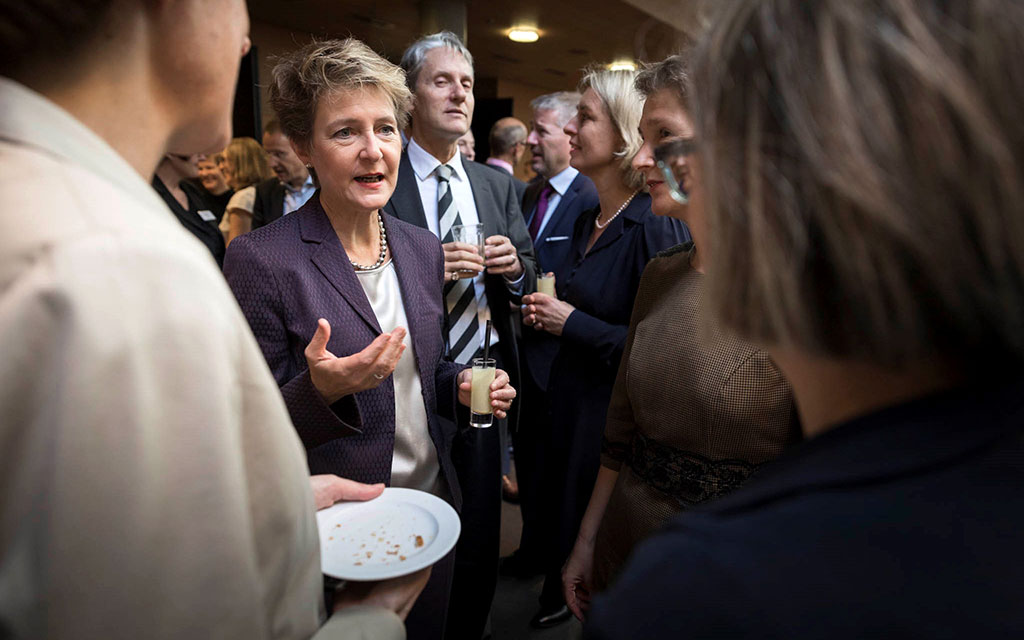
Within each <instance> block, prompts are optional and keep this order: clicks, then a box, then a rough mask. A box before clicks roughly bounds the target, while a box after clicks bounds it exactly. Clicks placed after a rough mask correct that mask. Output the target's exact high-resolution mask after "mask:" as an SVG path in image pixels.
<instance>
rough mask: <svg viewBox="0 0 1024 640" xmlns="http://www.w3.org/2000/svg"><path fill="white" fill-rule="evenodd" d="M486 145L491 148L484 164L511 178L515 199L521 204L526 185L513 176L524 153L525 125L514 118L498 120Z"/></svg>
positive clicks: (492, 127)
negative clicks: (514, 189)
mask: <svg viewBox="0 0 1024 640" xmlns="http://www.w3.org/2000/svg"><path fill="white" fill-rule="evenodd" d="M487 143H488V145H489V146H490V148H491V155H490V157H488V158H487V160H486V161H485V162H484V164H486V165H487V166H488V167H494V168H495V169H497V170H499V171H504V172H506V173H508V174H509V175H510V176H512V184H513V185H515V188H516V197H517V198H518V199H519V201H520V202H522V200H523V192H524V191H525V190H526V183H525V182H523V181H522V180H520V179H519V178H517V177H515V174H516V167H517V166H519V161H520V160H521V159H522V158H523V154H524V153H525V152H526V125H525V124H523V123H522V121H520V120H517V119H516V118H511V117H509V118H500V119H499V120H498V121H497V122H495V123H494V124H493V125H492V126H491V132H490V134H489V135H488V136H487Z"/></svg>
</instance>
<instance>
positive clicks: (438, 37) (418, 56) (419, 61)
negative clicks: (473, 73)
mask: <svg viewBox="0 0 1024 640" xmlns="http://www.w3.org/2000/svg"><path fill="white" fill-rule="evenodd" d="M438 47H448V48H449V49H451V50H452V51H457V52H458V53H461V54H462V57H463V58H465V59H466V62H468V63H469V66H470V68H472V67H473V54H472V53H470V52H469V49H467V48H466V45H464V44H462V40H459V36H457V35H455V34H454V33H452V32H451V31H439V32H437V33H432V34H430V35H429V36H423V37H422V38H420V39H419V40H417V41H416V42H414V43H412V44H411V45H409V48H408V49H406V50H405V53H403V54H402V61H401V62H400V63H399V64H398V66H400V67H402V69H404V70H405V83H406V85H407V86H408V87H409V88H410V89H411V90H413V91H415V90H416V80H417V78H419V75H420V69H422V68H423V61H424V60H425V59H426V57H427V52H428V51H430V50H431V49H436V48H438Z"/></svg>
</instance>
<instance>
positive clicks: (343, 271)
mask: <svg viewBox="0 0 1024 640" xmlns="http://www.w3.org/2000/svg"><path fill="white" fill-rule="evenodd" d="M310 202H313V199H310ZM301 234H302V240H303V241H304V242H309V243H314V244H316V245H317V246H316V247H315V248H313V250H312V251H311V252H310V260H312V261H313V264H314V265H316V268H317V269H319V270H320V273H321V274H323V276H324V277H325V278H327V281H328V282H330V283H331V286H332V287H334V288H335V289H336V290H337V292H338V293H340V294H341V297H342V298H343V299H344V300H345V301H346V302H347V303H348V304H349V306H350V307H352V308H353V309H355V311H356V313H357V314H359V317H360V318H362V319H363V320H364V321H365V322H366V324H368V325H370V327H371V328H372V329H373V330H374V331H375V332H376V333H378V334H380V333H382V332H381V329H380V324H378V323H377V317H376V316H375V315H374V313H373V308H372V307H370V301H369V300H367V298H366V292H365V291H363V286H362V285H361V284H359V278H358V277H357V276H356V272H355V271H354V270H353V269H352V263H351V262H349V260H348V254H346V253H345V247H343V246H342V245H341V240H339V239H338V236H337V234H335V233H334V228H333V227H331V222H330V220H328V219H327V214H326V213H325V212H324V210H323V207H321V206H320V201H319V199H316V202H315V203H314V206H313V211H311V212H310V214H308V215H305V216H303V217H302V218H301Z"/></svg>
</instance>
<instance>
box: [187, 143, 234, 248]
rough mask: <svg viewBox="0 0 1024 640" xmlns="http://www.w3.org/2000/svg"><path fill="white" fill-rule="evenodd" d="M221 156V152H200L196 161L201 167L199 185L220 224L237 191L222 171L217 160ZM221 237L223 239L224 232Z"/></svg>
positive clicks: (199, 167)
mask: <svg viewBox="0 0 1024 640" xmlns="http://www.w3.org/2000/svg"><path fill="white" fill-rule="evenodd" d="M220 157H222V156H221V154H220V153H215V154H209V155H202V154H200V155H199V159H198V161H197V162H196V167H198V169H199V178H198V182H199V186H201V187H202V188H203V190H204V192H205V194H206V198H207V200H209V202H210V205H211V206H212V207H213V212H214V213H215V214H216V215H217V224H218V225H219V224H220V222H221V220H223V218H224V211H225V210H226V209H227V207H228V202H230V201H231V196H233V195H235V192H234V191H232V189H231V187H229V186H228V181H227V180H225V179H224V174H223V173H221V171H220V166H219V164H218V161H217V160H218V158H220ZM221 239H223V234H222V235H221Z"/></svg>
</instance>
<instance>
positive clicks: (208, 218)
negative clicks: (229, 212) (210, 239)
mask: <svg viewBox="0 0 1024 640" xmlns="http://www.w3.org/2000/svg"><path fill="white" fill-rule="evenodd" d="M196 213H198V214H199V217H200V218H202V219H203V220H204V221H205V222H213V221H214V220H216V219H217V216H215V215H213V212H212V211H210V210H209V209H200V210H199V211H197V212H196Z"/></svg>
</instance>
